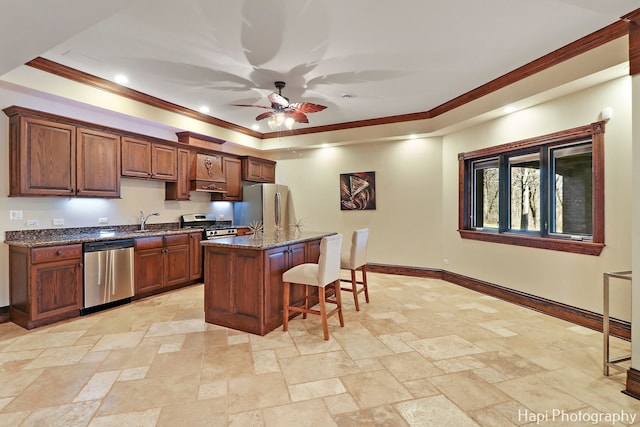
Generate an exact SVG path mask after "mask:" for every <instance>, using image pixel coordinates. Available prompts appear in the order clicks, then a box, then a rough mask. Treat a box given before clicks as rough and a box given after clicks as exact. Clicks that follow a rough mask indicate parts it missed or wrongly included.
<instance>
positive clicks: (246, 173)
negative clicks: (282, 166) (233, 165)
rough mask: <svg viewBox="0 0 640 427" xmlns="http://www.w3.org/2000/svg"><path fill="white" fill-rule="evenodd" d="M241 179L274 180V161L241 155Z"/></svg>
mask: <svg viewBox="0 0 640 427" xmlns="http://www.w3.org/2000/svg"><path fill="white" fill-rule="evenodd" d="M242 179H243V180H245V181H253V182H270V183H274V182H276V162H274V161H272V160H266V159H260V158H257V157H251V156H244V157H242Z"/></svg>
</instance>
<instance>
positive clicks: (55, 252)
mask: <svg viewBox="0 0 640 427" xmlns="http://www.w3.org/2000/svg"><path fill="white" fill-rule="evenodd" d="M74 258H82V245H81V244H77V245H64V246H47V247H44V248H33V249H31V262H32V263H33V264H37V263H40V262H51V261H61V260H64V259H74Z"/></svg>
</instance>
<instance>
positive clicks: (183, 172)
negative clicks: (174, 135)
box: [164, 148, 191, 200]
mask: <svg viewBox="0 0 640 427" xmlns="http://www.w3.org/2000/svg"><path fill="white" fill-rule="evenodd" d="M190 164H191V160H190V152H189V150H185V149H184V148H178V178H177V180H176V181H175V182H167V183H165V191H164V199H165V200H190V198H191V196H190V191H189V167H190Z"/></svg>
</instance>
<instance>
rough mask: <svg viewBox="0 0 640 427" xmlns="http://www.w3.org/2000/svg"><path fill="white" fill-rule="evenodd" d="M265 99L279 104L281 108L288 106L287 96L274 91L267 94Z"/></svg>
mask: <svg viewBox="0 0 640 427" xmlns="http://www.w3.org/2000/svg"><path fill="white" fill-rule="evenodd" d="M267 99H268V100H269V102H271V104H276V105H280V106H281V107H282V108H286V107H288V106H289V101H288V100H287V98H285V97H284V96H282V95H279V94H277V93H275V92H272V93H271V94H269V96H268V97H267Z"/></svg>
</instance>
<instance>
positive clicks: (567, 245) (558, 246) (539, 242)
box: [458, 230, 605, 256]
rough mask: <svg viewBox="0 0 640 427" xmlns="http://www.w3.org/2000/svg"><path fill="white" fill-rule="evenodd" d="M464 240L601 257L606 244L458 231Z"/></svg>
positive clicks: (510, 234) (511, 234)
mask: <svg viewBox="0 0 640 427" xmlns="http://www.w3.org/2000/svg"><path fill="white" fill-rule="evenodd" d="M458 232H459V233H460V237H462V238H463V239H470V240H480V241H483V242H492V243H503V244H506V245H516V246H526V247H529V248H538V249H548V250H552V251H561V252H571V253H574V254H582V255H593V256H599V255H600V253H601V252H602V249H604V246H605V244H604V243H593V242H584V241H575V240H562V239H549V238H546V239H545V238H543V237H532V236H522V235H517V234H513V233H500V234H498V233H487V232H483V231H474V230H458Z"/></svg>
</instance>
